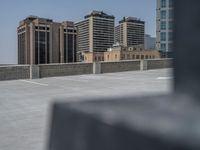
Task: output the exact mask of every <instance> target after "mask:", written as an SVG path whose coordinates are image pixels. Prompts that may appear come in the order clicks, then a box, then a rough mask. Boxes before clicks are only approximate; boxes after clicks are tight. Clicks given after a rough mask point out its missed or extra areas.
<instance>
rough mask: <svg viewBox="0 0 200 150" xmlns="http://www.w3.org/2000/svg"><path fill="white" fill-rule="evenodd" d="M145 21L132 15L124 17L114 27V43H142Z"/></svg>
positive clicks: (130, 44) (129, 44)
mask: <svg viewBox="0 0 200 150" xmlns="http://www.w3.org/2000/svg"><path fill="white" fill-rule="evenodd" d="M144 30H145V22H144V21H141V20H140V19H137V18H134V17H127V18H126V17H124V18H123V19H122V20H121V21H119V25H118V26H116V27H115V43H119V44H120V45H123V46H126V47H129V46H134V45H144Z"/></svg>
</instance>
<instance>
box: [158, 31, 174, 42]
mask: <svg viewBox="0 0 200 150" xmlns="http://www.w3.org/2000/svg"><path fill="white" fill-rule="evenodd" d="M172 40H173V32H168V41H172ZM160 41H167V33H166V32H161V33H160Z"/></svg>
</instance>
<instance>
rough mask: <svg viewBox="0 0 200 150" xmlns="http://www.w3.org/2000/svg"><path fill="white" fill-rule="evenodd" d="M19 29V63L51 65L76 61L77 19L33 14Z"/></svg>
mask: <svg viewBox="0 0 200 150" xmlns="http://www.w3.org/2000/svg"><path fill="white" fill-rule="evenodd" d="M17 32H18V63H19V64H49V63H66V62H75V61H76V38H77V37H76V34H77V32H76V28H75V26H74V23H73V22H69V21H66V22H63V23H57V22H53V20H51V19H47V18H39V17H36V16H30V17H27V18H26V19H24V20H22V21H21V22H20V23H19V27H18V28H17Z"/></svg>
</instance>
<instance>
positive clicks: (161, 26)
mask: <svg viewBox="0 0 200 150" xmlns="http://www.w3.org/2000/svg"><path fill="white" fill-rule="evenodd" d="M167 23H168V29H169V30H173V22H172V21H170V22H166V21H161V23H160V29H161V30H167Z"/></svg>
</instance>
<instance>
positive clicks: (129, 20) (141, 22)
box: [119, 17, 145, 24]
mask: <svg viewBox="0 0 200 150" xmlns="http://www.w3.org/2000/svg"><path fill="white" fill-rule="evenodd" d="M124 22H132V23H140V24H145V22H144V21H142V20H140V19H139V18H135V17H123V19H122V20H120V21H119V23H124Z"/></svg>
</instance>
